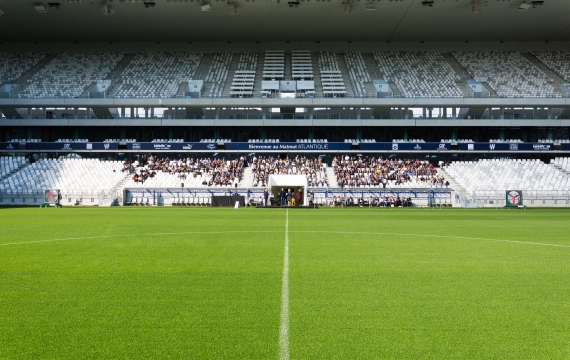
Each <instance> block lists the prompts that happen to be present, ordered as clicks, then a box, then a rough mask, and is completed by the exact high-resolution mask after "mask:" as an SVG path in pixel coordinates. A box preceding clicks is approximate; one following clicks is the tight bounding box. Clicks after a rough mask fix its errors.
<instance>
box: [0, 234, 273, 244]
mask: <svg viewBox="0 0 570 360" xmlns="http://www.w3.org/2000/svg"><path fill="white" fill-rule="evenodd" d="M276 232H281V231H271V230H228V231H184V232H168V233H144V234H123V235H121V234H115V235H100V236H82V237H72V238H60V239H46V240H33V241H20V242H12V243H4V244H0V246H6V245H20V244H34V243H44V242H53V241H72V240H90V239H109V238H116V237H135V236H156V235H190V234H235V233H276Z"/></svg>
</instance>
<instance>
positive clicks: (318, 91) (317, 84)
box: [311, 53, 323, 98]
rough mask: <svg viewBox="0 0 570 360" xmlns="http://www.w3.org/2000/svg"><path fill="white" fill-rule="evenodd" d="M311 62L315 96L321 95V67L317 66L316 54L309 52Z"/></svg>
mask: <svg viewBox="0 0 570 360" xmlns="http://www.w3.org/2000/svg"><path fill="white" fill-rule="evenodd" d="M311 62H312V64H313V80H314V81H315V97H321V98H322V97H323V84H322V83H321V68H320V67H319V60H318V56H317V54H315V53H311Z"/></svg>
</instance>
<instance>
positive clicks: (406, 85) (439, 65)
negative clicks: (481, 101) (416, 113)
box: [374, 51, 463, 98]
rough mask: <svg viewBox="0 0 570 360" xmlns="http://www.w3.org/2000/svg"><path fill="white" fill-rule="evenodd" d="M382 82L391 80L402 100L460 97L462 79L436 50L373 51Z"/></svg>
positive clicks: (461, 94)
mask: <svg viewBox="0 0 570 360" xmlns="http://www.w3.org/2000/svg"><path fill="white" fill-rule="evenodd" d="M374 58H375V59H376V62H377V63H378V67H379V68H380V71H381V72H382V73H383V74H384V76H385V77H386V79H385V80H388V81H393V82H394V83H396V85H397V86H398V88H399V89H400V93H401V94H402V96H404V97H418V98H431V97H450V98H456V97H463V92H462V91H461V90H460V89H459V87H458V86H457V82H458V81H460V80H461V79H460V78H459V76H457V75H456V74H455V72H454V70H453V69H452V68H451V66H450V65H449V63H448V62H447V61H446V60H445V59H444V58H443V56H442V55H441V54H440V53H438V52H435V51H418V52H396V51H389V52H388V51H382V52H378V51H377V52H374Z"/></svg>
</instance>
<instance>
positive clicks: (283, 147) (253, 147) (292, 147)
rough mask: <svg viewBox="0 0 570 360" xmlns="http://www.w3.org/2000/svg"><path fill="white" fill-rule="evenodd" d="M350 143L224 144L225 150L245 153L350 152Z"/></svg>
mask: <svg viewBox="0 0 570 360" xmlns="http://www.w3.org/2000/svg"><path fill="white" fill-rule="evenodd" d="M351 147H352V144H351V143H291V142H283V143H234V142H230V143H226V144H225V148H226V150H247V151H311V150H318V151H335V150H337V151H345V150H350V149H351Z"/></svg>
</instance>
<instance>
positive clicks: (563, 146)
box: [560, 144, 570, 151]
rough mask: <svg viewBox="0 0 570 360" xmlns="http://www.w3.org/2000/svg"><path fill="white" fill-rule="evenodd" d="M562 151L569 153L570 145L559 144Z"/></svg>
mask: <svg viewBox="0 0 570 360" xmlns="http://www.w3.org/2000/svg"><path fill="white" fill-rule="evenodd" d="M560 146H561V147H562V150H566V151H570V144H560Z"/></svg>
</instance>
